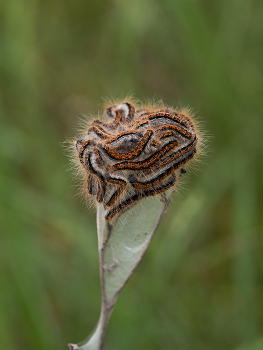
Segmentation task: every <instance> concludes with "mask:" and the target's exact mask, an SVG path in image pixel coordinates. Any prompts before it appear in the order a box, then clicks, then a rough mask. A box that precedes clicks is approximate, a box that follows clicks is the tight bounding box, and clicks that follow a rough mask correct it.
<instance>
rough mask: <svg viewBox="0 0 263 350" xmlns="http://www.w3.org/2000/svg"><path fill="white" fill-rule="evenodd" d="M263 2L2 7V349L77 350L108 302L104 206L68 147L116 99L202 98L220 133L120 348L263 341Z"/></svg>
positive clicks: (167, 229) (162, 245)
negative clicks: (101, 228) (77, 177)
mask: <svg viewBox="0 0 263 350" xmlns="http://www.w3.org/2000/svg"><path fill="white" fill-rule="evenodd" d="M262 63H263V2H262V1H260V0H221V1H216V0H140V1H139V0H135V1H128V0H104V1H102V0H96V1H89V0H78V1H72V0H71V1H70V0H56V1H51V0H45V1H44V0H39V1H37V0H2V1H1V2H0V73H1V80H0V87H1V100H0V157H1V163H0V167H1V172H0V196H1V200H0V226H1V243H0V344H1V347H2V349H8V350H36V349H37V350H51V349H56V350H59V349H61V350H62V349H67V346H66V344H67V343H68V342H73V343H77V342H79V341H81V340H83V339H84V338H85V337H86V336H87V335H88V334H89V333H90V332H91V331H92V329H93V328H94V326H95V324H96V322H97V320H98V317H99V311H100V285H99V271H98V269H99V266H98V251H97V238H96V227H95V215H94V213H92V212H91V211H89V210H88V209H87V208H86V207H85V205H84V204H83V202H82V201H81V199H80V198H78V197H77V196H76V193H77V187H76V184H75V183H74V181H73V175H72V174H71V173H70V171H67V170H68V168H69V160H68V158H67V156H66V154H65V151H64V150H63V147H62V146H61V143H62V142H63V141H65V140H66V139H67V138H68V137H71V136H72V135H74V134H75V131H74V130H75V129H76V126H77V124H78V118H79V117H82V115H83V114H87V115H91V114H97V113H98V110H99V109H101V106H102V104H103V98H104V97H113V98H119V97H123V96H125V95H126V94H128V93H133V94H134V97H135V98H137V99H139V100H142V101H144V100H145V99H152V98H153V97H154V98H155V99H163V100H164V102H165V103H167V104H168V105H178V104H179V105H182V106H190V107H192V108H193V110H194V111H195V113H196V115H198V116H200V120H203V121H204V123H205V129H207V130H208V131H209V133H210V134H211V135H213V136H214V139H213V141H212V142H210V146H209V148H210V151H209V152H208V156H207V157H206V158H204V159H203V164H199V165H198V169H197V170H196V171H195V172H192V173H191V174H188V175H187V180H186V182H185V184H184V186H183V189H182V190H181V191H180V193H179V194H178V195H177V196H176V198H175V201H174V203H173V204H172V205H171V206H170V208H169V210H168V212H167V214H166V216H165V218H164V219H163V221H162V223H161V225H160V227H159V229H158V231H157V233H156V235H155V237H154V240H153V241H152V243H151V245H150V247H149V250H148V251H147V253H146V255H145V257H144V258H143V260H142V262H141V264H140V265H139V267H138V269H137V270H136V273H135V274H134V275H133V276H132V278H131V280H130V281H129V282H128V284H127V285H126V287H125V288H124V290H123V291H122V293H121V295H120V297H119V300H118V302H117V304H116V308H115V311H114V313H113V315H112V318H111V322H110V325H109V328H108V332H107V336H106V344H105V350H106V349H108V350H110V349H114V350H119V349H121V350H134V349H138V350H140V349H152V350H157V349H158V350H159V349H166V350H170V349H171V350H172V349H178V350H193V349H195V350H199V349H200V350H211V349H213V350H225V349H226V350H228V349H230V350H260V349H263V329H262V328H263V277H262V276H263V275H262V273H263V259H262V248H263V239H262V228H263V222H262V221H263V215H262V209H263V208H262V206H263V201H262V196H263V183H262V175H261V173H262V152H263V143H262V132H263V128H262V127H263V119H262V111H263V84H262V82H263V69H262Z"/></svg>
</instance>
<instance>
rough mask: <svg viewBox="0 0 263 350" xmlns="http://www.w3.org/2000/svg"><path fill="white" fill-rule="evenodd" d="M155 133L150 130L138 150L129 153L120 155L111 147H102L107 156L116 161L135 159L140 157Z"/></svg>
mask: <svg viewBox="0 0 263 350" xmlns="http://www.w3.org/2000/svg"><path fill="white" fill-rule="evenodd" d="M152 134H153V131H152V130H148V131H147V132H146V134H145V135H144V136H143V138H142V140H141V142H140V143H139V145H138V146H137V147H136V149H135V150H134V151H132V152H129V153H118V152H114V151H113V150H112V149H111V148H110V147H109V146H107V145H105V146H102V148H103V149H104V150H105V151H106V152H107V154H108V155H109V156H110V157H111V158H114V159H133V158H135V157H138V156H139V155H140V154H141V153H142V152H143V150H144V148H145V147H146V145H147V143H148V141H149V140H150V137H151V136H152Z"/></svg>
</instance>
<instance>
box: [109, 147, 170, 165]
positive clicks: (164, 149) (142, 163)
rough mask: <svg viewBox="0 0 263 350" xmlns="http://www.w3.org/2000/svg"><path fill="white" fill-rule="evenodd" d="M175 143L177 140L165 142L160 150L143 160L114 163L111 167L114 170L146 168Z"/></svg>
mask: <svg viewBox="0 0 263 350" xmlns="http://www.w3.org/2000/svg"><path fill="white" fill-rule="evenodd" d="M176 145H177V141H171V142H169V143H167V144H166V145H165V146H164V147H163V148H162V149H161V150H160V151H157V152H155V153H154V154H153V155H152V156H151V157H149V158H147V159H146V160H144V161H140V162H122V163H117V164H115V165H114V166H113V169H115V170H124V169H130V170H141V169H147V168H149V167H150V166H151V165H153V164H154V163H155V162H157V160H158V159H160V158H161V157H162V156H163V155H165V154H166V153H167V152H169V151H170V150H171V149H173V148H174V147H175V146H176Z"/></svg>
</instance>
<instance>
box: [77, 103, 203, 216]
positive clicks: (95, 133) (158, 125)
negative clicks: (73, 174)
mask: <svg viewBox="0 0 263 350" xmlns="http://www.w3.org/2000/svg"><path fill="white" fill-rule="evenodd" d="M106 115H107V117H108V120H107V121H106V122H104V121H100V120H94V121H93V122H92V124H91V125H89V127H88V129H87V130H86V131H85V135H83V137H81V138H79V139H78V140H77V141H76V149H77V152H78V159H79V162H80V165H81V167H82V169H83V170H84V173H85V187H86V190H87V192H88V194H90V195H91V196H93V197H94V198H96V201H97V202H99V203H101V202H102V203H103V205H104V207H105V210H106V215H105V219H106V220H108V221H112V220H115V219H116V218H117V217H118V216H119V214H120V213H122V212H124V211H125V210H127V209H129V208H130V206H131V205H132V204H134V203H136V202H138V201H139V200H141V199H142V198H146V197H149V196H155V195H157V194H159V193H162V192H164V191H166V190H168V189H169V188H171V187H172V186H175V185H176V184H177V183H178V181H179V177H180V174H182V173H184V172H185V168H184V165H185V164H186V163H187V162H189V160H190V159H192V158H193V157H194V156H195V154H196V153H197V152H198V149H199V144H200V135H199V134H198V132H197V131H196V128H195V126H194V124H193V122H192V121H191V119H190V118H189V116H187V115H186V113H179V112H175V111H173V110H171V109H166V108H163V109H161V110H154V109H153V108H147V107H146V108H144V109H138V110H136V109H135V107H134V106H133V105H132V104H131V103H130V102H124V103H121V104H119V105H117V106H112V107H108V108H107V109H106Z"/></svg>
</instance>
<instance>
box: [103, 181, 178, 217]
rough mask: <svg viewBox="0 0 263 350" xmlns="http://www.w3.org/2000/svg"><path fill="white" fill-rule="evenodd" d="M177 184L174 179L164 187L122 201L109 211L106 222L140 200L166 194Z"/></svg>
mask: <svg viewBox="0 0 263 350" xmlns="http://www.w3.org/2000/svg"><path fill="white" fill-rule="evenodd" d="M175 182H176V178H175V177H172V178H171V179H170V180H169V181H167V182H166V183H165V184H163V185H162V186H159V187H156V188H153V189H150V190H147V191H145V192H143V193H136V194H134V195H132V196H130V197H128V198H126V199H125V200H124V201H122V202H121V203H120V204H118V205H117V206H116V207H115V208H113V209H111V210H109V211H108V213H107V214H106V216H105V219H106V220H111V219H112V218H113V217H114V216H115V215H116V214H118V213H120V212H122V211H124V210H125V208H127V207H128V206H129V205H131V204H133V203H135V202H137V201H138V200H140V199H142V198H146V197H150V196H155V195H156V194H159V193H161V192H164V191H166V190H168V189H169V188H170V187H172V186H173V185H174V184H175Z"/></svg>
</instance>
